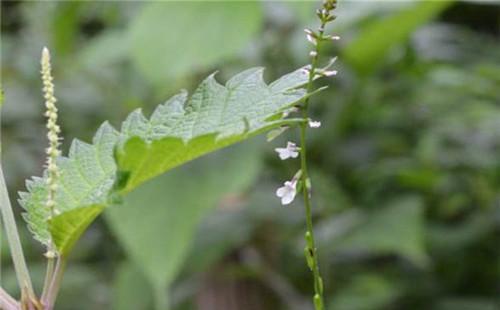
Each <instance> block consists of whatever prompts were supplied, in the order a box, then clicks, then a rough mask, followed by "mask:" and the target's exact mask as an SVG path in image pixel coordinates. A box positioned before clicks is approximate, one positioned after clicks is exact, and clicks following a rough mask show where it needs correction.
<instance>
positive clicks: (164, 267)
mask: <svg viewBox="0 0 500 310" xmlns="http://www.w3.org/2000/svg"><path fill="white" fill-rule="evenodd" d="M259 153H260V148H259V147H256V145H255V143H245V144H242V145H237V146H236V147H231V148H230V149H228V150H224V151H223V152H222V153H218V154H212V155H209V156H208V157H205V158H203V159H200V160H198V161H196V162H193V163H189V164H188V165H186V166H183V167H180V168H177V169H174V170H172V171H171V172H169V173H167V174H165V175H163V176H161V177H159V178H156V179H154V180H151V181H149V182H147V183H146V184H144V185H143V186H141V187H139V188H137V189H136V190H134V191H132V192H131V193H130V194H129V195H127V197H126V198H125V201H124V203H123V205H121V206H117V207H113V208H110V209H109V210H108V212H107V214H106V215H107V216H106V218H107V219H108V221H109V223H110V224H111V228H112V230H113V231H114V232H115V233H116V234H115V235H116V237H117V239H118V240H119V242H120V243H121V244H122V245H123V247H124V248H125V251H126V253H127V255H128V256H129V257H130V259H131V260H132V261H133V262H134V263H135V265H137V266H139V267H140V269H141V270H142V271H143V272H144V274H145V275H146V276H147V278H148V280H149V281H150V283H151V284H152V286H153V287H154V292H155V294H156V298H155V299H156V300H157V303H161V304H164V303H165V302H162V299H164V298H165V295H166V291H167V288H168V286H169V285H170V283H171V282H172V281H173V280H174V277H175V276H176V275H177V273H178V272H179V271H180V267H181V266H182V265H183V263H184V259H185V256H186V254H187V252H188V250H189V248H190V247H191V242H192V239H193V237H194V233H195V231H196V228H197V226H198V223H199V221H200V219H201V217H202V216H203V215H204V214H205V213H206V212H207V210H210V209H211V208H214V207H215V206H216V204H217V202H218V201H220V199H221V198H222V196H223V195H227V194H236V193H238V192H240V191H241V190H244V189H245V188H246V187H248V186H249V185H250V184H252V183H253V181H254V179H255V178H256V176H257V173H258V171H259V169H258V167H259V163H260V157H259ZM221 171H223V173H221ZM159 308H162V309H164V308H165V306H164V305H163V307H161V306H159Z"/></svg>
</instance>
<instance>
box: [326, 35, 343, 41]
mask: <svg viewBox="0 0 500 310" xmlns="http://www.w3.org/2000/svg"><path fill="white" fill-rule="evenodd" d="M328 39H330V40H332V41H338V40H340V37H339V36H328Z"/></svg>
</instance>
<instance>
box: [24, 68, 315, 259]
mask: <svg viewBox="0 0 500 310" xmlns="http://www.w3.org/2000/svg"><path fill="white" fill-rule="evenodd" d="M262 74H263V69H262V68H254V69H249V70H246V71H244V72H241V73H240V74H238V75H236V76H234V77H233V78H232V79H230V80H229V81H228V82H227V84H226V85H225V86H223V85H221V84H219V83H217V82H216V80H215V78H214V75H211V76H210V77H209V78H207V79H206V80H205V81H204V82H203V83H202V84H201V85H200V86H199V87H198V89H197V90H196V91H195V92H194V93H193V95H192V96H191V98H189V99H188V95H187V93H186V92H181V93H180V94H178V95H176V96H174V97H172V98H171V99H170V100H168V101H167V102H166V103H164V104H162V105H159V106H158V107H157V108H156V110H155V111H154V113H153V114H152V116H151V118H150V119H147V118H146V117H144V115H143V114H142V112H141V111H140V110H136V111H134V112H133V113H131V114H130V115H129V117H128V118H127V120H126V121H125V122H124V123H123V125H122V128H121V132H118V131H116V130H115V129H114V128H113V127H111V126H110V125H109V124H108V123H104V124H103V125H102V126H101V127H100V128H99V130H98V131H97V133H96V135H95V137H94V139H93V144H87V143H84V142H81V141H79V140H74V141H73V143H72V145H71V147H70V151H69V155H68V157H61V158H59V159H58V161H57V163H58V166H59V167H60V175H61V177H60V186H59V188H58V190H57V192H56V197H55V199H56V205H57V209H58V211H59V212H60V213H61V215H60V216H58V217H57V218H59V220H58V221H55V222H54V224H50V225H49V223H48V221H47V219H48V218H49V215H50V214H49V212H48V210H47V209H46V208H45V207H44V206H45V202H46V200H47V191H46V187H47V186H46V177H43V178H38V177H35V178H32V179H31V180H28V181H27V182H26V185H27V189H28V192H24V193H20V200H19V202H20V204H21V205H22V206H23V208H24V209H25V210H26V211H27V212H26V213H25V214H24V218H25V219H26V221H27V222H28V226H29V228H30V230H31V231H32V232H33V234H34V236H35V238H36V239H37V240H39V241H41V242H42V243H44V244H49V242H50V241H51V238H52V237H51V234H50V232H49V226H52V225H55V223H57V227H53V228H51V229H50V230H52V231H59V230H60V229H61V227H63V226H64V225H65V219H66V217H65V216H66V215H65V213H66V212H69V211H71V210H75V209H78V208H85V207H89V206H96V205H99V206H107V205H110V204H112V203H113V202H114V201H116V198H117V197H119V196H121V195H124V194H126V193H128V192H129V191H131V190H132V189H134V188H135V187H137V186H138V185H139V184H141V183H143V182H145V181H147V180H149V179H151V178H153V177H155V176H157V175H160V174H162V173H165V172H166V171H168V170H170V169H172V168H174V167H176V166H179V165H182V164H184V163H186V162H188V161H190V160H192V159H195V158H197V157H200V156H202V155H204V154H207V153H210V152H212V151H215V150H217V149H220V148H223V147H226V146H228V145H230V144H233V143H236V142H238V141H242V140H245V139H247V138H250V137H252V136H255V135H257V134H259V133H261V132H264V131H266V130H270V129H273V128H276V127H279V126H281V125H283V124H290V123H293V122H294V121H293V120H285V119H282V116H283V113H282V111H283V110H285V109H287V108H289V107H290V106H292V105H294V104H296V103H297V102H298V101H300V100H302V99H303V98H304V97H305V95H306V93H305V91H304V90H303V89H298V87H300V86H302V85H304V84H305V83H306V82H307V73H306V72H305V71H304V70H302V69H299V70H296V71H294V72H292V73H290V74H288V75H285V76H283V77H282V78H280V79H278V80H277V81H275V82H273V83H271V84H269V85H266V83H265V82H264V81H263V78H262ZM269 119H273V120H272V121H269ZM115 156H116V161H115ZM82 212H83V211H82ZM82 214H83V213H82ZM80 215H81V214H80ZM80 215H79V216H80ZM68 216H69V217H68V220H74V217H75V215H68ZM82 218H86V217H82ZM74 224H75V223H73V224H71V225H74ZM64 229H66V228H64ZM73 233H78V234H79V233H81V232H80V231H78V230H73ZM75 237H77V236H75ZM75 237H73V236H72V237H66V238H68V240H73V239H75ZM58 238H60V237H58ZM58 243H59V245H64V248H58V249H59V250H60V251H64V252H67V251H68V248H69V247H68V245H70V244H71V243H70V242H61V241H58Z"/></svg>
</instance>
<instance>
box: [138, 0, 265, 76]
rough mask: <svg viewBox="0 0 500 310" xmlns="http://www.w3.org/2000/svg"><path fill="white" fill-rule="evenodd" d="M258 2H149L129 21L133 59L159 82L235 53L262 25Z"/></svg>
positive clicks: (208, 64)
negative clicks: (131, 21) (130, 23)
mask: <svg viewBox="0 0 500 310" xmlns="http://www.w3.org/2000/svg"><path fill="white" fill-rule="evenodd" d="M260 6H261V4H260V3H258V2H252V1H249V2H237V3H236V2H231V1H219V2H212V1H210V2H203V1H201V2H196V1H188V2H168V1H159V2H154V3H149V4H146V5H145V6H144V8H143V9H142V10H141V11H140V12H139V14H138V15H137V17H136V18H135V20H134V21H133V23H132V25H131V27H130V40H129V42H130V48H131V56H132V61H133V63H134V64H135V65H136V67H137V68H138V69H139V71H140V72H142V73H143V74H144V76H145V77H146V78H148V79H149V80H150V81H152V82H155V83H157V84H161V83H164V82H165V81H166V80H169V79H171V78H173V77H177V78H179V77H181V76H183V75H185V74H186V73H189V72H193V70H198V69H205V68H206V67H208V66H212V65H215V64H216V63H217V62H219V61H221V60H224V59H227V58H228V57H234V56H236V55H237V54H238V53H239V52H241V51H242V50H243V48H244V47H245V46H246V44H249V41H250V40H251V38H252V37H253V36H254V35H256V34H257V32H258V30H259V29H260V26H261V20H262V15H263V14H262V11H261V7H260Z"/></svg>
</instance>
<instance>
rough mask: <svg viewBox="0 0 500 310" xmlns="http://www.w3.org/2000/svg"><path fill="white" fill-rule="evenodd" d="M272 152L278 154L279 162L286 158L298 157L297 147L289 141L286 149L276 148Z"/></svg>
mask: <svg viewBox="0 0 500 310" xmlns="http://www.w3.org/2000/svg"><path fill="white" fill-rule="evenodd" d="M274 150H275V151H276V152H277V153H278V155H279V157H280V159H281V160H285V159H288V158H297V157H298V156H299V150H300V149H299V148H298V147H297V145H295V143H293V142H290V141H289V142H288V143H287V144H286V148H281V147H278V148H275V149H274Z"/></svg>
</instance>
